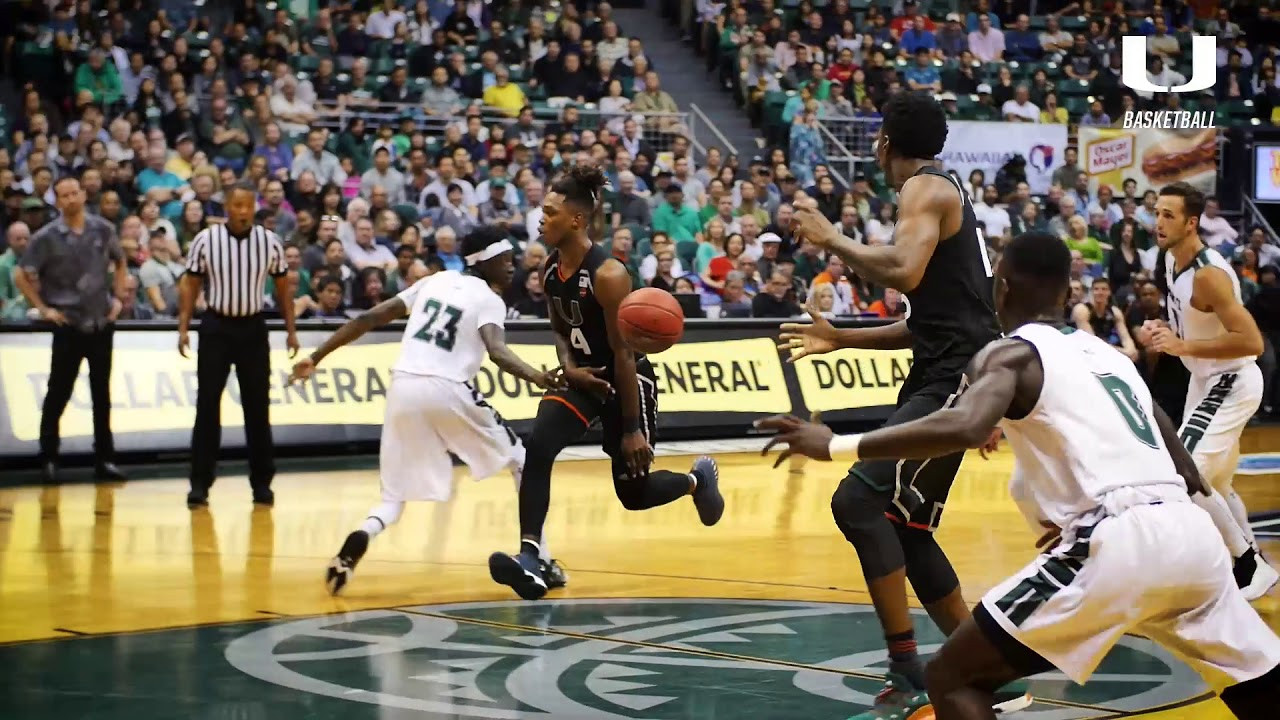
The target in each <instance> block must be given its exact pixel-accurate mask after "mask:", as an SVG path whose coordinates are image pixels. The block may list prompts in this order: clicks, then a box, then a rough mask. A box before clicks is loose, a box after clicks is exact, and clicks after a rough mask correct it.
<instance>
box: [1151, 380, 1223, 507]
mask: <svg viewBox="0 0 1280 720" xmlns="http://www.w3.org/2000/svg"><path fill="white" fill-rule="evenodd" d="M1151 409H1152V410H1153V414H1154V415H1155V419H1156V427H1158V428H1160V437H1161V438H1162V439H1163V440H1164V445H1165V447H1167V448H1168V449H1169V457H1171V458H1173V466H1174V468H1175V469H1176V470H1177V471H1178V474H1179V475H1181V476H1182V479H1183V480H1185V481H1186V482H1187V490H1188V491H1189V492H1191V494H1192V495H1194V494H1196V493H1200V494H1201V495H1208V494H1209V489H1208V486H1206V485H1205V482H1204V478H1203V477H1201V476H1200V468H1198V467H1196V461H1195V460H1194V459H1193V458H1192V457H1191V453H1189V452H1187V448H1186V446H1184V445H1183V444H1182V438H1180V437H1178V426H1176V425H1174V424H1173V420H1171V419H1169V416H1168V415H1166V414H1165V412H1164V410H1162V409H1161V408H1160V406H1159V405H1157V404H1156V403H1154V402H1153V403H1151Z"/></svg>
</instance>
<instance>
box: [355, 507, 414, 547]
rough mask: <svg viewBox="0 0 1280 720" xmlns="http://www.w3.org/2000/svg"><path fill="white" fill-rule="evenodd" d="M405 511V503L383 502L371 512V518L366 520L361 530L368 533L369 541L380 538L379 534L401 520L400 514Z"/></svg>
mask: <svg viewBox="0 0 1280 720" xmlns="http://www.w3.org/2000/svg"><path fill="white" fill-rule="evenodd" d="M403 511H404V503H403V502H383V503H382V504H380V505H378V507H376V508H374V509H372V510H370V511H369V517H367V518H365V519H364V523H363V524H361V525H360V529H361V530H363V531H365V532H366V533H368V534H369V539H370V540H372V539H373V538H375V537H377V536H378V533H380V532H382V531H383V530H386V529H387V528H389V527H391V526H392V525H395V524H396V521H397V520H399V519H400V513H401V512H403Z"/></svg>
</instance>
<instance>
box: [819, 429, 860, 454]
mask: <svg viewBox="0 0 1280 720" xmlns="http://www.w3.org/2000/svg"><path fill="white" fill-rule="evenodd" d="M861 443H862V433H854V434H853V435H833V436H831V444H829V445H827V453H828V454H830V455H831V457H835V456H836V455H837V454H841V455H843V454H846V453H853V459H854V460H857V459H858V445H859V444H861Z"/></svg>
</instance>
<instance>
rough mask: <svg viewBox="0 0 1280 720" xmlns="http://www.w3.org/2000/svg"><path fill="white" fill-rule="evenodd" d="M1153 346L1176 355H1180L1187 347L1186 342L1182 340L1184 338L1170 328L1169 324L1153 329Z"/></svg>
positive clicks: (1165, 352) (1160, 350) (1158, 350)
mask: <svg viewBox="0 0 1280 720" xmlns="http://www.w3.org/2000/svg"><path fill="white" fill-rule="evenodd" d="M1151 347H1152V348H1153V349H1154V350H1156V351H1157V352H1162V353H1164V354H1166V355H1173V356H1175V357H1180V356H1181V355H1182V354H1183V353H1185V352H1186V349H1187V346H1186V343H1184V342H1182V338H1180V337H1178V335H1177V333H1175V332H1174V331H1173V330H1171V329H1169V327H1168V326H1167V325H1166V326H1164V327H1157V328H1154V329H1153V330H1152V331H1151Z"/></svg>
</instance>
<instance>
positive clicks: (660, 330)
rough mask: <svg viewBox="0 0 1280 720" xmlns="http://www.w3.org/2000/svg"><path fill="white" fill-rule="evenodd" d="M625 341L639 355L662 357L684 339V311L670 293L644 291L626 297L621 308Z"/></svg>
mask: <svg viewBox="0 0 1280 720" xmlns="http://www.w3.org/2000/svg"><path fill="white" fill-rule="evenodd" d="M618 331H619V332H620V333H622V340H623V342H625V343H626V344H627V347H629V348H631V349H632V350H634V351H635V352H638V353H646V354H647V353H660V352H662V351H663V350H666V349H667V348H669V347H671V346H672V345H675V344H676V343H678V342H680V336H682V335H684V311H682V310H681V309H680V303H678V302H676V299H675V298H674V297H672V295H671V293H669V292H667V291H665V290H659V289H658V288H641V289H639V290H636V291H635V292H633V293H631V294H630V295H628V296H626V297H625V298H623V300H622V305H621V306H620V307H619V308H618Z"/></svg>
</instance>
